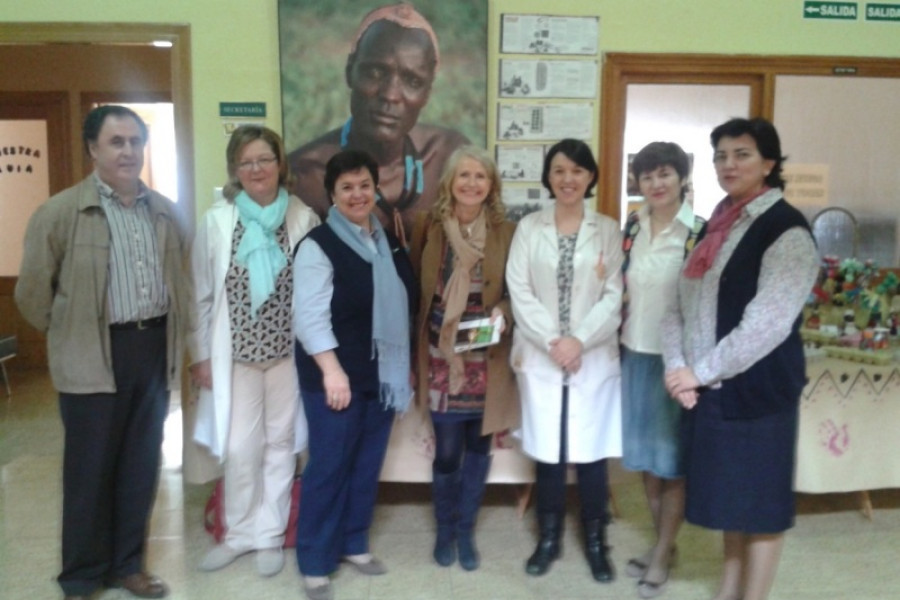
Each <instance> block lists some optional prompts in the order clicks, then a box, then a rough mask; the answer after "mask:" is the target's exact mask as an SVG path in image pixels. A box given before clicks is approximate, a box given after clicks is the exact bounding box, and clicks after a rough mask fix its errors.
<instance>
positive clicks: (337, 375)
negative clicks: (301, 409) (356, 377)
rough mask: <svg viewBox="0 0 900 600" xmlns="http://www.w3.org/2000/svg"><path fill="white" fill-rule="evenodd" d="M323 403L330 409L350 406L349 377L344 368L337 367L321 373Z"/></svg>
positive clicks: (341, 408)
mask: <svg viewBox="0 0 900 600" xmlns="http://www.w3.org/2000/svg"><path fill="white" fill-rule="evenodd" d="M322 387H324V388H325V403H326V404H327V405H328V408H330V409H331V410H344V409H345V408H347V407H348V406H350V379H349V378H348V377H347V373H345V372H344V369H342V368H340V367H338V368H336V369H331V370H328V371H326V372H325V373H323V374H322Z"/></svg>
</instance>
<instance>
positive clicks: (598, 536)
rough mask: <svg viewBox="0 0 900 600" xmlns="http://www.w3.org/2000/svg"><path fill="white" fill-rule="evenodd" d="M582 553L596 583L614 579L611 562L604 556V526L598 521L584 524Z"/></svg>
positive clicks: (605, 548) (594, 520)
mask: <svg viewBox="0 0 900 600" xmlns="http://www.w3.org/2000/svg"><path fill="white" fill-rule="evenodd" d="M584 540H585V548H584V553H585V556H586V557H587V561H588V564H589V565H590V567H591V575H592V576H593V577H594V579H595V580H596V581H599V582H601V583H609V582H611V581H612V580H613V579H615V578H616V574H615V570H614V569H613V565H612V562H611V561H610V560H609V557H608V556H607V555H606V551H607V549H608V548H607V547H606V526H605V525H604V524H603V522H602V521H601V520H600V519H592V520H590V521H585V522H584Z"/></svg>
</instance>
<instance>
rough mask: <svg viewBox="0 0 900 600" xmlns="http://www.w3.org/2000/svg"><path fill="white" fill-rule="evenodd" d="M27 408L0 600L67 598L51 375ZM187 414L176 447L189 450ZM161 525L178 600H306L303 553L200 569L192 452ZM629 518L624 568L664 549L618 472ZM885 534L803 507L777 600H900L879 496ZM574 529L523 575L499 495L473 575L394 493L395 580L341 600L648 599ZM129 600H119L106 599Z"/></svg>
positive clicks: (406, 496) (381, 516) (379, 538)
mask: <svg viewBox="0 0 900 600" xmlns="http://www.w3.org/2000/svg"><path fill="white" fill-rule="evenodd" d="M11 376H12V385H13V394H14V395H13V396H12V398H10V399H9V400H8V401H7V400H6V398H4V397H2V396H0V599H2V600H25V599H28V600H31V599H43V598H58V597H61V594H60V592H59V590H58V587H57V586H56V583H55V580H54V577H55V575H56V572H57V570H58V562H59V515H60V453H61V446H62V428H61V425H60V423H59V418H58V414H57V409H56V396H55V392H54V391H53V389H52V387H51V385H50V382H49V379H48V378H47V376H46V375H44V374H42V373H40V372H23V373H15V372H13V373H12V374H11ZM178 418H179V414H178V412H177V411H176V412H173V413H172V419H171V420H170V421H171V422H170V427H171V428H170V429H169V430H168V431H169V439H170V440H177V439H178V437H179V436H178V427H179V423H178ZM165 458H166V460H165V462H166V466H165V468H164V469H163V472H162V475H161V481H160V487H159V494H158V497H157V501H156V508H155V512H154V516H153V522H152V526H151V534H150V535H151V537H150V543H149V566H150V569H151V570H152V571H153V572H155V573H158V574H159V575H161V576H162V577H164V578H165V579H166V580H167V581H168V583H169V584H170V585H171V588H172V594H171V598H173V599H189V600H206V599H209V600H226V599H231V598H253V599H257V598H302V592H301V590H300V578H299V576H298V574H297V570H296V565H295V563H294V560H293V558H294V555H293V552H289V554H288V565H287V568H285V570H284V571H283V572H282V573H281V574H279V575H278V576H276V577H274V578H271V579H262V578H260V577H259V576H258V575H256V571H255V562H254V561H253V559H252V557H249V556H248V557H243V558H241V559H239V560H238V561H237V562H236V563H235V564H234V565H232V566H231V567H229V568H227V569H225V570H223V571H220V572H217V573H200V572H198V571H197V569H196V565H197V563H198V561H199V560H200V558H201V557H202V556H203V554H204V552H205V551H206V549H207V548H208V547H209V545H210V541H209V538H208V537H207V535H206V534H205V532H204V531H203V527H202V522H201V521H202V508H203V505H204V502H205V500H206V497H207V495H208V493H209V487H208V486H185V485H183V484H182V482H181V476H180V474H179V471H178V462H179V459H178V444H177V443H175V444H171V445H169V446H167V447H166V450H165ZM611 479H612V482H613V488H614V491H615V495H616V500H617V504H618V507H619V511H620V515H619V517H618V518H617V519H616V520H615V523H614V524H613V525H612V526H611V527H610V530H609V538H610V543H611V544H612V545H613V546H614V548H613V550H612V556H613V559H614V561H615V563H616V566H617V567H619V570H620V571H621V570H622V569H623V567H624V563H625V560H626V559H627V558H628V557H630V556H634V555H636V554H638V553H640V552H642V551H643V550H644V549H645V546H646V545H647V544H648V541H649V539H650V537H649V521H648V516H647V513H646V510H645V508H644V505H643V498H642V491H641V486H640V482H639V479H638V478H637V477H635V476H634V475H632V474H627V473H623V472H621V470H619V469H618V468H614V469H613V471H612V475H611ZM872 498H873V501H874V504H875V507H876V510H875V513H874V516H873V519H872V520H871V521H868V520H866V519H865V518H863V517H862V515H861V514H860V513H859V512H858V511H857V510H855V508H856V503H857V497H856V496H855V495H852V494H841V495H826V496H801V497H800V499H799V515H798V519H797V526H796V528H794V530H793V531H791V532H790V533H789V534H788V537H787V543H786V547H785V551H784V557H783V559H782V562H781V568H780V571H779V574H778V578H777V580H776V583H775V589H774V592H773V594H772V598H773V600H787V599H792V600H805V599H809V600H812V599H815V600H837V599H841V600H844V599H851V600H888V599H889V598H890V599H894V598H897V597H900V493H898V492H897V491H882V492H875V493H873V495H872ZM576 530H577V523H576V520H575V519H574V518H573V517H572V516H570V518H569V522H568V528H567V533H566V537H565V551H564V556H563V558H562V559H561V560H560V561H558V562H557V563H555V564H554V565H553V568H552V570H551V571H550V573H549V574H547V575H546V576H544V577H539V578H535V577H529V576H527V575H525V574H524V573H523V570H522V569H523V562H524V559H525V558H526V557H527V555H528V554H529V553H530V551H531V550H532V548H533V544H534V527H533V514H532V513H531V512H530V511H529V513H528V514H526V517H525V519H524V520H520V519H519V518H518V517H517V516H516V512H515V509H514V508H513V491H512V490H511V489H510V488H509V487H506V486H492V487H491V488H490V489H489V491H488V497H487V499H486V502H485V507H484V509H483V511H482V513H481V516H480V519H479V524H478V542H479V547H480V549H481V554H482V562H483V564H482V568H481V569H479V570H478V571H476V572H473V573H466V572H464V571H462V570H461V569H460V568H459V567H458V566H454V567H451V568H446V569H444V568H440V567H438V566H436V565H435V564H433V562H432V561H431V543H432V536H433V524H432V520H431V516H430V505H429V504H428V490H427V488H426V487H425V486H422V485H410V486H401V485H399V484H387V485H383V486H382V491H381V500H380V502H379V505H378V508H377V511H376V521H375V525H374V527H373V529H372V545H373V550H374V551H375V552H376V553H377V554H378V555H379V557H381V558H382V559H383V560H384V561H385V562H386V563H387V565H388V567H389V568H390V573H389V574H388V575H386V576H384V577H378V578H366V577H363V576H361V575H358V574H356V573H355V572H353V571H352V570H350V569H342V570H341V571H340V572H339V574H338V575H337V577H336V579H335V590H336V595H337V598H338V599H339V600H361V599H366V598H371V599H373V600H374V599H388V598H390V599H395V600H405V599H409V600H430V599H435V600H436V599H451V598H452V599H457V600H465V599H490V600H495V599H497V600H505V599H509V600H512V599H515V600H519V599H530V598H535V599H538V598H540V599H547V600H550V599H553V600H564V599H573V600H574V599H586V598H591V599H596V598H636V597H637V594H636V590H635V587H634V586H635V584H634V580H632V579H629V578H627V577H625V576H624V574H622V573H620V576H619V577H618V579H617V580H616V581H615V582H614V583H612V584H609V585H601V584H597V583H595V582H593V580H591V579H590V576H589V574H588V571H587V567H586V565H585V562H584V559H583V558H582V556H581V552H580V549H579V545H578V537H577V535H576ZM719 553H720V537H719V535H718V534H716V533H713V532H709V531H705V530H702V529H699V528H696V527H691V526H686V527H685V528H684V529H683V530H682V533H681V536H680V538H679V554H680V557H679V563H678V565H677V567H676V568H675V569H674V570H673V572H672V581H671V583H670V585H669V586H668V589H667V591H666V594H665V596H664V597H665V598H671V599H673V600H676V599H688V598H690V599H697V600H703V599H706V598H709V597H711V596H712V593H713V590H714V588H715V585H716V578H717V575H718V570H719V567H720V554H719ZM126 597H128V594H127V593H125V592H122V591H118V590H110V591H107V592H105V593H103V594H99V595H98V598H102V599H103V600H113V599H117V598H126Z"/></svg>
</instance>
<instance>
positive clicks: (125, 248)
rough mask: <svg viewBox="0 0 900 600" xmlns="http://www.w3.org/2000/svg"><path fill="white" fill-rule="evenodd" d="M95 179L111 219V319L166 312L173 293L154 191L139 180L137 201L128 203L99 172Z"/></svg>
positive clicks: (125, 320) (133, 318) (127, 319)
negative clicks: (165, 276) (162, 255)
mask: <svg viewBox="0 0 900 600" xmlns="http://www.w3.org/2000/svg"><path fill="white" fill-rule="evenodd" d="M94 181H95V182H96V183H97V190H98V191H99V193H100V204H101V205H102V206H103V211H104V212H105V213H106V220H107V221H108V222H109V234H110V235H109V285H108V288H107V289H108V291H107V299H108V303H109V322H110V323H128V322H131V321H138V320H141V319H150V318H153V317H158V316H161V315H164V314H166V312H167V311H168V310H169V293H168V290H167V289H166V284H165V282H164V281H163V272H162V263H161V262H160V255H159V249H158V246H157V240H156V231H155V230H154V227H153V219H152V217H151V215H150V207H149V203H148V198H149V196H150V191H149V190H148V189H147V186H145V185H144V184H143V182H140V181H139V182H138V195H137V198H136V199H135V201H134V204H133V205H131V206H125V205H123V204H122V202H121V201H120V200H119V197H118V196H117V195H116V193H115V192H114V191H113V189H112V188H111V187H109V186H108V185H107V184H105V183H104V182H103V181H101V180H100V178H99V177H98V176H97V174H96V173H95V174H94Z"/></svg>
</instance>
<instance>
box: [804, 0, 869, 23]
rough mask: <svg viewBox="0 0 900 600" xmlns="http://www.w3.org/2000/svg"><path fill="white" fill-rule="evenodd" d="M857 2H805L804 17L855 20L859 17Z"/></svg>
mask: <svg viewBox="0 0 900 600" xmlns="http://www.w3.org/2000/svg"><path fill="white" fill-rule="evenodd" d="M857 8H858V6H857V4H856V2H809V1H807V2H804V3H803V18H804V19H837V20H840V21H855V20H856V18H857Z"/></svg>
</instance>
